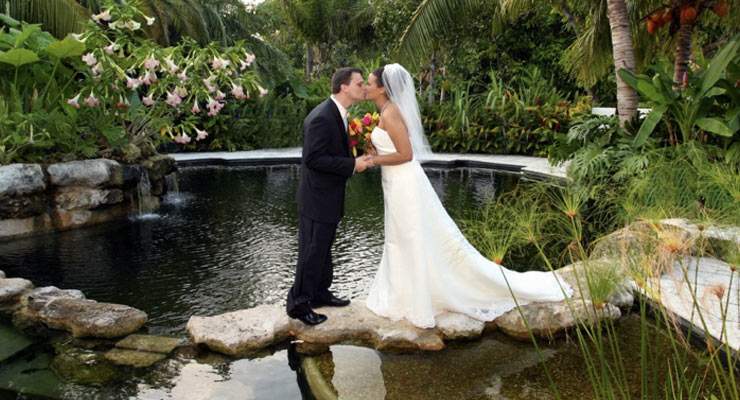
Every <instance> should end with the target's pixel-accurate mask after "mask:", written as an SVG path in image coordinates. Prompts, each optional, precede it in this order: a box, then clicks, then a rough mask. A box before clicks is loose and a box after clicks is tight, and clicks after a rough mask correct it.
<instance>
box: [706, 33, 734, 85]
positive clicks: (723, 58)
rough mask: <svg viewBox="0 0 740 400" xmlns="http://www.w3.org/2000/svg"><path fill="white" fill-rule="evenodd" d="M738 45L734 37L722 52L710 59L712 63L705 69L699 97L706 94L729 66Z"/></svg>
mask: <svg viewBox="0 0 740 400" xmlns="http://www.w3.org/2000/svg"><path fill="white" fill-rule="evenodd" d="M738 45H740V42H738V37H737V36H735V37H734V38H733V39H732V40H730V42H729V43H727V44H726V45H725V47H723V48H722V50H720V51H719V53H717V55H716V56H714V58H712V61H710V63H709V68H707V71H706V72H705V73H704V77H703V79H702V82H701V90H700V91H699V96H703V95H704V94H705V93H706V92H708V91H709V89H711V88H712V86H714V84H715V83H717V81H718V80H719V78H721V77H722V73H723V72H724V71H725V69H726V68H727V65H728V64H730V62H731V61H732V59H733V58H735V53H736V52H737V49H738Z"/></svg>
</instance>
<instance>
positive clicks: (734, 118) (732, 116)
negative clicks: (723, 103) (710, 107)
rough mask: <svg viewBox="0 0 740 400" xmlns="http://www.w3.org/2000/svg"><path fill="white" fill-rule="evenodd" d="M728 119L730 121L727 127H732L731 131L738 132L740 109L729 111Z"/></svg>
mask: <svg viewBox="0 0 740 400" xmlns="http://www.w3.org/2000/svg"><path fill="white" fill-rule="evenodd" d="M726 119H727V121H729V122H728V123H727V126H728V127H730V130H731V131H733V132H737V131H738V129H740V107H735V109H734V110H729V111H727V114H726Z"/></svg>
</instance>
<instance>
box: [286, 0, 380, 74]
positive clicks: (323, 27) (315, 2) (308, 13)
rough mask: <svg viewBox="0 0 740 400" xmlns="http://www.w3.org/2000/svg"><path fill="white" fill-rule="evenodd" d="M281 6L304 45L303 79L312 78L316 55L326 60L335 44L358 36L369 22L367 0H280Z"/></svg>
mask: <svg viewBox="0 0 740 400" xmlns="http://www.w3.org/2000/svg"><path fill="white" fill-rule="evenodd" d="M281 5H282V9H283V12H284V13H285V16H286V18H287V21H288V23H289V24H290V25H291V27H292V28H293V29H295V31H296V32H298V34H299V35H300V36H302V37H303V40H304V41H305V42H306V67H305V74H306V80H310V79H311V75H312V73H313V69H314V63H315V58H316V56H318V58H319V60H321V59H323V58H325V56H326V55H327V53H328V52H329V50H330V49H331V44H332V43H333V42H334V41H336V40H337V39H339V38H341V37H345V36H353V35H355V34H357V33H358V32H360V31H361V30H362V29H363V28H364V27H365V26H367V25H368V24H369V23H370V21H371V18H369V17H368V13H369V12H370V11H369V10H371V9H370V7H369V4H368V2H367V0H281ZM317 50H318V51H317Z"/></svg>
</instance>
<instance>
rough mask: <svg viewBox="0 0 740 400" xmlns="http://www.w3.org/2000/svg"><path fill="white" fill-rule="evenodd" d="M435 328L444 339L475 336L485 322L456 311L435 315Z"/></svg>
mask: <svg viewBox="0 0 740 400" xmlns="http://www.w3.org/2000/svg"><path fill="white" fill-rule="evenodd" d="M436 320H437V329H438V330H439V331H440V332H441V333H442V337H443V338H444V339H445V340H455V339H461V338H471V337H473V338H475V337H479V336H480V335H481V334H482V333H483V329H484V328H485V325H486V323H485V322H483V321H479V320H477V319H473V318H470V317H468V316H467V315H463V314H457V313H444V314H442V315H439V316H437V319H436Z"/></svg>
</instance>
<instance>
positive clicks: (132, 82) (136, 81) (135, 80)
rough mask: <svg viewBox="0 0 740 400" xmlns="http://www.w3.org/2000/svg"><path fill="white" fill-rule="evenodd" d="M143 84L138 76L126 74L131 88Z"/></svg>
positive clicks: (127, 85) (127, 83)
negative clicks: (132, 76) (133, 76)
mask: <svg viewBox="0 0 740 400" xmlns="http://www.w3.org/2000/svg"><path fill="white" fill-rule="evenodd" d="M139 86H141V81H140V80H139V79H138V78H131V77H129V76H126V87H127V88H129V89H136V88H138V87H139Z"/></svg>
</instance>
